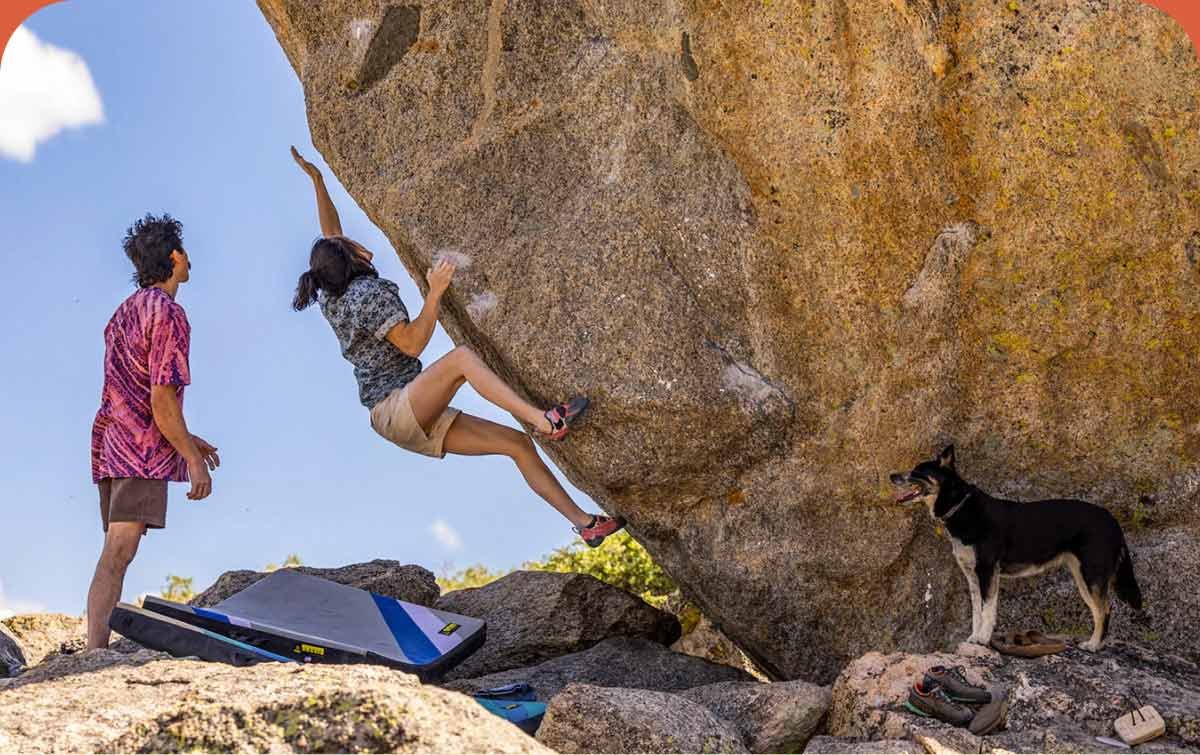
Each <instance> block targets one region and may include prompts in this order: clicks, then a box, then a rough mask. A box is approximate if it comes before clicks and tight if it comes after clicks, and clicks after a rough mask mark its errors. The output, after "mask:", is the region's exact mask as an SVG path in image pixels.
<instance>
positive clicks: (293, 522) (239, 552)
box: [0, 0, 595, 613]
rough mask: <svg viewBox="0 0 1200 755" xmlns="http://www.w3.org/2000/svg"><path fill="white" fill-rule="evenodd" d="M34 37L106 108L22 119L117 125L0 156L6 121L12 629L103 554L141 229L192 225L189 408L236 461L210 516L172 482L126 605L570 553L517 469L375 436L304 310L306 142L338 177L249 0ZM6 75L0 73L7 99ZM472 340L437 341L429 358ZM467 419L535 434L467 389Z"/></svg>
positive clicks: (62, 601)
mask: <svg viewBox="0 0 1200 755" xmlns="http://www.w3.org/2000/svg"><path fill="white" fill-rule="evenodd" d="M25 29H26V30H27V31H29V32H32V33H33V34H34V35H35V36H36V37H37V38H38V39H39V40H40V41H41V43H43V44H48V45H53V46H55V47H58V48H63V49H64V50H69V51H72V52H73V53H75V54H76V55H78V56H79V57H80V58H82V60H83V62H84V63H86V66H87V71H88V73H89V74H90V77H91V80H92V82H93V83H94V88H95V90H96V91H97V92H98V94H99V100H100V102H99V103H98V107H99V109H100V110H102V116H101V115H100V112H99V111H98V110H93V111H92V112H90V114H88V113H83V114H82V115H80V113H79V112H72V108H73V107H74V106H75V105H78V104H79V103H80V102H83V101H84V100H86V92H85V91H84V90H85V89H86V87H83V88H81V89H80V90H79V91H75V90H73V89H71V88H70V87H68V86H65V85H63V84H62V83H61V82H53V81H49V82H40V81H23V82H22V85H23V86H25V87H27V88H28V87H31V86H32V87H37V86H44V87H47V88H49V89H52V90H53V91H47V92H45V93H44V95H43V94H42V93H36V96H34V97H33V98H32V99H30V98H26V99H25V100H22V101H21V102H22V103H24V104H22V105H21V107H24V108H29V110H28V112H29V113H30V114H31V115H30V117H31V118H42V117H45V118H49V119H51V120H52V119H53V118H54V117H56V116H55V115H54V112H52V111H53V107H52V106H51V105H50V104H47V103H52V102H53V101H54V100H55V98H57V100H63V99H64V98H66V99H67V100H68V101H67V102H65V103H62V102H60V103H59V104H58V105H55V106H54V107H58V108H59V109H60V110H62V111H63V113H64V114H63V115H62V116H61V120H62V121H63V122H64V123H89V122H92V121H100V122H93V123H90V125H84V126H81V127H78V128H67V129H65V130H63V131H61V133H58V134H57V135H54V136H52V137H50V138H47V139H44V140H42V141H39V142H38V143H37V144H36V151H35V152H34V154H33V155H32V157H31V159H28V160H27V161H26V160H25V158H24V157H22V156H20V155H16V154H15V153H14V151H13V149H12V148H11V147H10V148H9V150H8V154H7V155H6V154H4V152H5V150H4V148H3V147H4V145H6V144H8V145H11V144H12V143H14V141H18V142H19V141H20V138H19V137H20V136H21V134H18V133H16V131H19V130H20V129H23V128H28V127H29V125H28V123H26V122H24V121H21V120H20V119H18V120H17V121H16V122H14V121H13V120H11V119H10V120H5V119H4V117H3V116H2V115H0V130H8V133H7V134H5V133H0V222H2V223H3V228H4V229H5V237H6V238H5V251H4V252H3V256H2V259H3V266H2V268H0V269H2V270H3V273H4V279H5V284H6V285H5V295H4V296H3V297H0V320H2V321H3V322H4V323H5V326H4V327H3V328H0V354H2V355H3V364H4V368H3V370H0V381H2V382H0V428H3V430H4V431H3V432H2V433H0V458H3V459H4V461H5V468H6V469H5V472H4V474H3V476H2V477H0V480H2V483H0V484H2V488H0V489H2V491H3V498H4V502H3V504H0V522H2V523H3V526H2V527H0V533H3V534H0V538H2V545H0V583H2V585H0V612H3V611H4V610H6V606H7V608H8V610H14V609H22V608H25V609H28V608H31V607H37V608H41V609H45V610H53V611H64V612H68V613H79V612H81V611H82V610H83V606H84V601H85V595H86V591H87V586H88V582H89V580H90V578H91V574H92V570H93V568H94V566H95V561H96V557H97V555H98V553H99V549H100V545H101V541H102V534H101V532H100V525H99V510H98V503H97V495H96V489H95V486H93V485H92V483H91V479H90V473H89V450H88V449H89V445H88V444H89V431H90V428H91V422H92V418H93V416H94V415H95V411H96V407H97V403H98V399H99V394H100V385H101V360H102V357H103V350H104V344H103V337H102V333H103V328H104V325H105V323H106V322H107V320H108V318H109V316H110V315H111V314H112V312H113V310H114V309H115V308H116V306H117V305H118V304H119V303H120V302H121V300H122V299H124V298H125V297H126V296H128V295H129V294H130V293H131V292H132V291H133V286H132V284H131V283H130V281H129V276H130V272H131V271H130V268H129V264H128V261H127V260H126V259H125V258H124V256H123V255H122V253H121V247H120V240H121V237H122V235H123V233H124V230H125V228H126V227H127V226H128V225H129V223H130V222H131V221H133V220H134V219H135V218H137V217H138V216H140V215H141V214H143V213H145V212H147V211H152V212H156V213H157V212H161V211H164V210H165V211H169V212H171V213H172V214H174V215H175V216H176V217H178V218H179V219H181V220H182V221H183V223H184V243H185V245H186V246H187V248H188V251H189V254H190V256H191V258H192V262H193V273H192V282H191V283H189V284H187V285H185V286H184V287H183V288H182V289H181V293H180V296H179V301H180V303H181V304H183V306H184V307H185V308H186V309H187V312H188V316H189V318H190V320H191V323H192V331H193V338H192V377H193V385H192V387H191V388H189V390H188V394H187V397H186V402H185V414H186V416H187V419H188V422H189V425H190V427H191V429H192V431H193V432H195V433H196V434H198V435H202V436H204V437H205V438H207V439H208V440H210V441H212V442H214V443H215V444H216V445H217V446H219V447H220V449H221V457H222V461H223V464H222V467H221V469H220V470H218V472H217V473H216V474H215V475H214V494H213V496H212V497H211V498H209V499H208V500H206V501H203V502H200V503H193V502H190V501H187V500H186V498H185V497H184V492H185V490H186V488H185V486H182V485H173V486H172V487H171V494H170V506H169V510H168V517H167V529H166V530H165V531H160V532H154V533H151V534H150V535H149V536H148V537H147V538H145V540H144V541H143V543H142V548H141V551H140V553H139V554H138V557H137V559H136V560H135V562H134V564H133V566H132V567H131V569H130V571H129V574H128V577H127V579H126V584H125V597H126V598H127V599H128V598H130V597H133V596H135V595H137V594H138V593H142V592H154V591H157V590H158V589H159V587H160V586H161V585H162V583H163V582H164V579H165V577H166V575H167V574H168V573H175V574H180V575H185V576H192V577H194V578H195V579H196V584H197V585H198V586H204V585H207V584H209V583H210V582H211V581H212V580H213V579H214V578H215V577H216V576H217V575H219V574H220V573H221V572H222V571H225V570H228V569H239V568H261V567H262V566H264V565H265V564H266V563H268V562H272V561H273V562H279V561H281V560H282V559H283V558H284V557H285V556H286V555H287V554H288V553H292V552H295V553H298V554H300V556H301V557H302V558H303V560H304V561H305V563H308V564H312V565H315V566H335V565H340V564H344V563H351V562H356V561H366V560H369V559H373V558H390V559H397V560H399V561H402V562H407V563H418V564H422V565H424V566H426V567H429V568H431V569H433V570H434V571H440V570H441V569H443V568H446V567H447V566H449V565H453V566H456V567H461V566H466V565H469V564H472V563H477V562H479V563H483V564H486V565H488V566H491V567H508V566H514V565H517V564H519V563H520V562H522V561H524V560H527V559H530V558H535V557H538V556H540V555H542V554H544V553H546V552H548V551H550V550H552V549H553V548H556V547H559V546H562V545H565V544H567V543H569V542H571V541H572V538H573V535H572V533H571V532H570V529H569V525H568V524H567V522H566V521H565V520H564V519H562V518H561V517H559V515H558V514H556V513H554V512H553V511H552V510H551V509H550V507H549V506H547V505H546V504H544V503H542V502H541V500H540V499H538V498H537V497H536V496H534V495H533V494H532V493H531V492H530V491H528V489H527V488H526V487H525V486H524V483H523V481H522V480H521V478H520V476H519V475H518V473H517V472H516V469H515V468H514V467H513V466H512V465H511V463H510V462H508V461H507V460H504V459H497V458H470V459H468V458H462V457H459V458H454V457H448V458H447V459H446V460H445V461H436V460H432V459H426V458H423V457H419V456H417V455H415V454H411V453H407V452H405V451H401V450H400V449H398V448H396V447H394V446H391V445H389V444H388V443H387V442H386V441H384V440H383V439H381V438H379V437H378V436H376V435H375V434H374V432H372V430H371V428H370V426H369V421H368V417H367V413H366V410H365V409H364V408H363V407H362V406H361V405H360V404H359V403H358V400H357V389H356V386H355V382H354V377H353V374H352V371H351V367H350V365H349V364H347V363H346V362H344V361H343V360H342V359H341V356H340V354H339V352H338V347H337V342H336V340H335V339H334V336H333V334H332V332H331V331H330V330H329V327H328V326H327V325H326V323H325V322H324V320H323V319H322V318H321V316H320V314H319V312H318V311H316V309H315V308H314V309H312V310H309V311H307V312H305V313H303V314H296V313H294V312H292V311H291V309H290V307H289V302H290V299H291V295H292V291H293V289H294V287H295V283H296V278H297V276H298V275H299V274H300V272H302V271H303V269H304V268H305V266H306V258H307V250H308V247H309V246H310V244H311V243H312V241H313V239H314V238H315V237H316V235H317V233H318V225H317V220H316V213H315V209H314V204H313V197H312V194H311V186H310V184H309V183H308V181H307V179H305V178H304V176H303V175H302V174H301V173H300V172H299V171H298V169H297V168H296V166H295V164H294V163H293V162H292V160H291V158H290V157H289V155H288V150H287V148H288V145H289V144H293V143H294V144H296V146H297V147H298V148H300V150H301V151H302V152H304V153H305V154H306V155H307V156H309V157H310V159H314V161H316V162H317V163H318V164H319V165H320V166H321V167H322V168H323V169H324V168H325V166H324V162H323V161H322V160H321V159H320V155H319V154H318V153H316V151H315V150H314V149H313V147H312V145H311V143H310V141H309V136H308V129H307V124H306V120H305V113H304V102H303V95H302V91H301V88H300V84H299V82H298V81H297V79H296V77H295V75H294V74H293V72H292V70H291V68H290V67H289V66H288V63H287V60H286V58H285V57H284V55H283V52H282V50H281V49H280V48H279V46H278V44H277V43H276V41H275V37H274V35H273V34H272V32H271V29H270V27H269V26H268V25H267V23H266V21H265V20H264V19H263V17H262V16H261V14H260V13H259V12H258V9H257V7H256V6H255V4H254V3H253V2H250V1H249V0H214V1H213V2H204V3H197V2H186V1H185V0H86V1H85V0H72V1H70V2H66V3H61V4H57V5H53V6H50V7H48V8H46V9H43V10H42V11H39V12H38V13H37V14H35V15H34V16H33V17H32V18H31V19H29V20H28V21H27V22H26V24H25ZM43 68H45V69H46V70H49V69H48V68H46V67H43ZM66 68H67V69H69V70H68V72H67V73H64V76H72V75H73V76H76V78H78V73H79V72H78V70H77V69H71V68H70V66H67V67H66ZM39 70H41V69H39ZM6 73H7V72H6V71H5V70H4V67H2V66H0V90H5V85H4V78H3V77H4V76H5V75H6ZM84 78H85V79H86V77H84ZM12 84H13V82H12V81H9V82H8V85H7V87H8V91H9V92H11V90H12ZM64 92H69V93H71V94H70V97H67V96H66V95H65V94H64ZM3 96H4V95H0V100H2V99H3ZM30 103H33V104H30ZM7 106H8V107H9V108H10V110H11V109H12V108H13V105H12V104H11V103H8V104H7ZM5 107H6V104H5V103H4V102H0V110H3V109H4V108H5ZM80 108H83V109H84V110H86V106H84V105H79V107H75V110H79V109H80ZM35 111H36V112H35ZM43 111H47V112H48V114H47V112H43ZM23 112H24V111H23ZM72 118H74V120H72ZM14 123H15V125H14ZM42 126H45V124H42ZM44 130H45V129H44ZM325 174H326V178H327V181H328V183H329V186H330V189H331V191H332V194H333V198H334V201H335V202H336V203H337V205H338V209H339V210H340V212H341V215H342V222H343V226H344V228H345V230H346V232H347V234H349V235H351V236H353V237H355V238H357V239H359V240H360V241H362V242H363V243H364V244H366V245H367V246H368V247H369V248H371V249H373V250H374V251H375V252H376V253H377V254H376V262H377V263H378V266H379V268H380V272H381V274H383V275H385V276H387V277H389V278H392V279H393V280H395V281H396V282H397V283H398V284H399V285H400V288H401V292H402V294H403V296H404V298H405V301H406V303H408V305H409V308H410V309H412V310H413V311H416V310H417V309H418V308H419V306H420V301H421V300H420V295H419V293H418V292H417V289H416V287H415V286H414V284H413V282H412V280H411V279H410V278H409V277H408V275H407V273H406V272H405V271H404V268H403V267H402V266H401V264H400V262H399V260H398V259H397V258H396V256H395V253H394V252H393V251H392V250H391V247H390V246H389V245H388V243H387V240H386V239H385V238H384V236H383V235H382V234H381V233H380V232H379V231H378V230H377V229H375V228H374V227H373V226H372V225H371V224H370V222H369V221H368V219H367V218H366V216H365V215H364V214H363V213H362V211H361V210H359V208H358V207H357V205H355V203H354V201H353V200H352V199H350V198H349V197H348V196H347V195H346V193H345V192H344V191H343V190H342V189H341V187H340V185H338V184H337V181H336V177H334V176H333V175H332V174H331V173H330V172H329V171H328V170H327V169H326V170H325ZM452 345H453V344H452V343H451V342H450V340H449V339H448V338H447V337H446V335H445V333H444V332H442V331H441V329H440V328H439V329H438V332H437V334H436V335H435V336H434V339H433V341H432V342H431V343H430V345H429V349H428V350H427V351H426V354H425V361H426V363H428V362H429V361H432V359H434V358H436V357H437V356H440V355H441V354H443V353H445V352H446V351H447V350H449V349H450V348H451V347H452ZM455 403H456V405H457V406H459V407H460V408H462V409H465V410H467V411H469V412H471V413H474V414H478V415H481V416H485V417H488V418H489V419H494V420H497V421H503V422H506V423H508V424H515V422H514V421H513V420H512V419H511V418H510V417H508V415H506V414H504V413H503V412H501V411H499V410H497V409H494V408H493V407H491V406H490V405H488V404H486V403H485V402H483V401H482V400H481V399H479V398H478V397H477V396H476V395H474V394H473V393H471V392H470V391H469V389H468V390H465V391H464V392H463V393H461V394H460V398H459V400H457V401H456V402H455ZM568 489H569V490H571V492H572V494H574V495H576V496H577V500H578V501H579V503H580V505H583V506H584V508H586V509H589V510H595V508H594V506H593V505H592V504H591V502H590V501H588V500H587V499H586V498H585V497H584V496H583V495H582V494H580V493H578V491H575V490H574V489H573V488H570V486H568ZM439 521H440V522H441V523H442V525H444V527H442V526H439V525H437V524H436V523H438V522H439ZM435 528H437V529H441V536H440V537H439V535H438V534H436V533H435V531H434V530H435ZM455 536H457V539H458V540H459V541H460V544H459V545H458V546H457V547H455V542H454V540H455Z"/></svg>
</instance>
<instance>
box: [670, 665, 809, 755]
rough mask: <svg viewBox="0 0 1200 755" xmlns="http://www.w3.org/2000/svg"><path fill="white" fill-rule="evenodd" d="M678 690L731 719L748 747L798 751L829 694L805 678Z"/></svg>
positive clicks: (690, 698)
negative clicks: (804, 679) (798, 680)
mask: <svg viewBox="0 0 1200 755" xmlns="http://www.w3.org/2000/svg"><path fill="white" fill-rule="evenodd" d="M680 695H681V696H682V697H686V698H687V699H688V700H692V701H694V702H697V703H700V704H701V705H703V706H704V707H705V708H708V710H709V711H710V712H711V713H712V714H713V715H714V716H716V717H717V718H719V719H721V720H722V721H728V722H729V723H731V724H733V725H734V727H735V728H736V729H737V732H738V734H739V736H741V738H742V741H743V742H745V743H746V747H747V748H749V750H750V752H800V751H801V750H803V749H804V745H805V744H806V743H807V742H808V739H809V737H811V736H812V735H813V732H815V731H816V730H817V726H818V725H819V724H820V723H821V721H822V719H823V718H824V717H825V712H826V711H828V710H829V699H830V691H829V688H828V687H818V686H817V685H815V684H809V683H808V682H776V683H774V684H758V683H754V682H721V683H719V684H707V685H705V686H703V687H695V688H693V689H689V690H686V691H684V692H681V693H680Z"/></svg>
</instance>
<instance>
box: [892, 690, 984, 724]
mask: <svg viewBox="0 0 1200 755" xmlns="http://www.w3.org/2000/svg"><path fill="white" fill-rule="evenodd" d="M904 707H905V708H908V709H909V710H910V711H912V712H913V713H916V714H917V715H918V716H925V717H926V718H936V719H937V720H939V721H943V722H945V723H948V724H950V725H952V726H966V725H967V724H969V723H971V721H972V720H973V719H974V718H975V711H973V710H971V709H970V708H968V707H967V706H965V705H960V704H959V703H956V702H954V701H953V700H951V699H950V696H949V695H947V694H946V691H945V690H944V689H942V687H941V685H940V684H938V683H937V682H933V683H930V682H927V681H925V680H924V679H922V680H921V681H919V682H916V683H914V684H913V686H912V689H911V690H909V692H908V702H906V703H904Z"/></svg>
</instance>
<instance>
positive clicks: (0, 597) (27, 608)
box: [0, 580, 46, 619]
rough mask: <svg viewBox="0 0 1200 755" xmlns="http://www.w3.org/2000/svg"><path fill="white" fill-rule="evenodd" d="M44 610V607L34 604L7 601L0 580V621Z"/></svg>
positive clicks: (2, 582) (2, 583)
mask: <svg viewBox="0 0 1200 755" xmlns="http://www.w3.org/2000/svg"><path fill="white" fill-rule="evenodd" d="M45 610H46V609H45V607H44V606H39V605H37V604H36V603H28V602H25V601H21V600H9V598H8V596H7V595H6V594H5V593H4V581H3V580H0V619H7V618H9V617H10V616H16V615H17V614H20V613H41V612H43V611H45Z"/></svg>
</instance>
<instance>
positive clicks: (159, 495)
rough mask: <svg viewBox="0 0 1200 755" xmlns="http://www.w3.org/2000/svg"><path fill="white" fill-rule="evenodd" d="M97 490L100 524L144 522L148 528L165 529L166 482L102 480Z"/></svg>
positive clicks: (132, 478)
mask: <svg viewBox="0 0 1200 755" xmlns="http://www.w3.org/2000/svg"><path fill="white" fill-rule="evenodd" d="M97 485H98V486H99V487H100V523H101V525H102V526H103V527H104V531H105V532H108V523H109V522H145V524H146V527H147V528H148V529H156V530H160V529H162V528H163V527H166V526H167V481H166V480H143V479H141V478H140V477H105V478H104V479H103V480H101V481H100V482H99V483H97Z"/></svg>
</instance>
